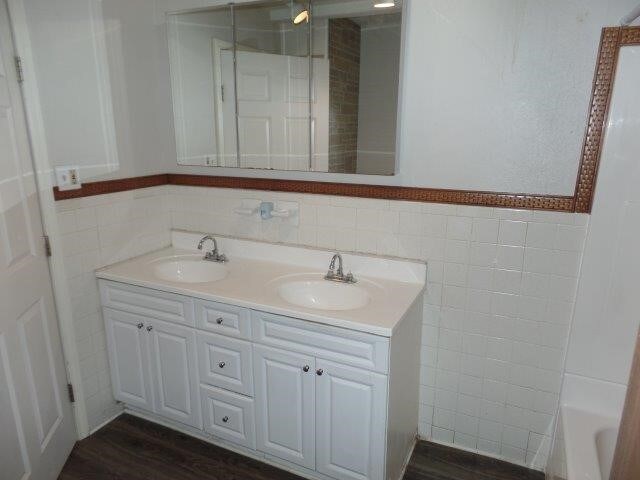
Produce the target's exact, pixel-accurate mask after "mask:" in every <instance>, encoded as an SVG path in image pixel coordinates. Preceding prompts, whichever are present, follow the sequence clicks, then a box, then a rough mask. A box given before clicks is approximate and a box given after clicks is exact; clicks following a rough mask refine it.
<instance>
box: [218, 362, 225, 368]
mask: <svg viewBox="0 0 640 480" xmlns="http://www.w3.org/2000/svg"><path fill="white" fill-rule="evenodd" d="M225 365H226V363H224V362H220V363H219V364H218V366H219V367H220V368H224V366H225Z"/></svg>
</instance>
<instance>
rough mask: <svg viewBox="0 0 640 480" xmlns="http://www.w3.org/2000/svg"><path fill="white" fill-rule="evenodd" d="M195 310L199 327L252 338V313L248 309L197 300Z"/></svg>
mask: <svg viewBox="0 0 640 480" xmlns="http://www.w3.org/2000/svg"><path fill="white" fill-rule="evenodd" d="M195 310H196V324H197V326H198V328H201V329H202V330H208V331H210V332H214V333H220V334H222V335H228V336H230V337H237V338H244V339H247V340H249V339H250V338H251V314H250V311H249V310H248V309H246V308H242V307H234V306H233V305H226V304H224V303H218V302H207V301H204V300H196V305H195Z"/></svg>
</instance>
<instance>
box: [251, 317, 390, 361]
mask: <svg viewBox="0 0 640 480" xmlns="http://www.w3.org/2000/svg"><path fill="white" fill-rule="evenodd" d="M252 320H253V322H252V323H253V339H254V341H256V342H260V343H262V344H265V345H271V346H274V347H278V348H282V349H284V350H289V351H294V352H302V353H306V354H309V355H313V356H314V357H317V358H324V359H326V360H333V361H335V362H338V363H342V364H345V365H351V366H354V367H360V368H364V369H367V370H373V371H376V372H380V373H388V371H389V339H388V338H385V337H379V336H376V335H370V334H367V333H360V332H354V331H352V330H346V329H342V328H337V327H330V326H326V325H319V324H316V323H312V322H306V321H304V320H297V319H294V318H289V317H283V316H280V315H273V314H270V313H264V312H258V311H253V312H252Z"/></svg>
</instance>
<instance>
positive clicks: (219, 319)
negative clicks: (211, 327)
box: [216, 317, 224, 325]
mask: <svg viewBox="0 0 640 480" xmlns="http://www.w3.org/2000/svg"><path fill="white" fill-rule="evenodd" d="M222 322H224V318H222V317H220V318H218V319H216V323H217V324H218V325H222Z"/></svg>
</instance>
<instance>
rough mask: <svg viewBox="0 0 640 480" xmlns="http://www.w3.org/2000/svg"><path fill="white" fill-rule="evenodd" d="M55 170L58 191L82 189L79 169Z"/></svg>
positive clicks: (57, 168) (58, 168) (59, 168)
mask: <svg viewBox="0 0 640 480" xmlns="http://www.w3.org/2000/svg"><path fill="white" fill-rule="evenodd" d="M55 170H56V183H57V185H58V190H60V191H64V190H77V189H79V188H80V187H82V182H81V181H80V169H79V168H78V167H67V166H65V167H56V169H55Z"/></svg>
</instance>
